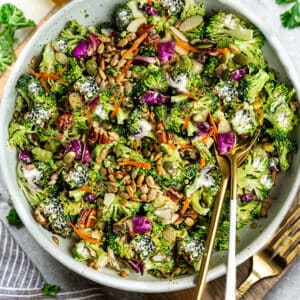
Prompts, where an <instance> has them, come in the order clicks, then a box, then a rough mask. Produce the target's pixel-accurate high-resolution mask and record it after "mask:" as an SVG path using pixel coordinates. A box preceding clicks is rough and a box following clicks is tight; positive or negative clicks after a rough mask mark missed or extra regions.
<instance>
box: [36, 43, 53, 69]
mask: <svg viewBox="0 0 300 300" xmlns="http://www.w3.org/2000/svg"><path fill="white" fill-rule="evenodd" d="M55 65H56V59H55V52H54V48H53V46H52V44H51V43H48V44H46V46H45V47H44V50H43V57H42V61H41V63H40V65H39V68H40V72H46V73H47V74H53V73H55Z"/></svg>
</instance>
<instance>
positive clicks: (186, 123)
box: [181, 114, 193, 131]
mask: <svg viewBox="0 0 300 300" xmlns="http://www.w3.org/2000/svg"><path fill="white" fill-rule="evenodd" d="M192 115H193V114H189V115H188V116H187V117H186V118H185V119H184V122H183V124H182V126H181V130H182V131H184V130H186V129H187V128H188V126H189V123H190V121H191V117H192Z"/></svg>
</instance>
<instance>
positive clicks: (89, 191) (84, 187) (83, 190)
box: [78, 185, 93, 194]
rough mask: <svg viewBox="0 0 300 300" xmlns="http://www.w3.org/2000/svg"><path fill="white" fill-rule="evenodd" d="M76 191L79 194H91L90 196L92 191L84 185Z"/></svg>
mask: <svg viewBox="0 0 300 300" xmlns="http://www.w3.org/2000/svg"><path fill="white" fill-rule="evenodd" d="M78 190H79V191H81V192H86V193H91V194H92V193H93V191H92V189H91V188H90V187H88V186H86V185H84V186H82V187H80V188H79V189H78Z"/></svg>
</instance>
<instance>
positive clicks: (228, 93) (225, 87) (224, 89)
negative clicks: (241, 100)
mask: <svg viewBox="0 0 300 300" xmlns="http://www.w3.org/2000/svg"><path fill="white" fill-rule="evenodd" d="M214 92H215V93H216V94H217V96H218V97H219V98H221V99H222V100H223V103H224V104H225V105H227V106H231V104H232V102H234V101H235V99H236V98H237V97H238V90H237V88H236V87H235V86H234V84H233V82H232V81H224V80H220V81H219V82H218V84H217V85H216V86H215V87H214Z"/></svg>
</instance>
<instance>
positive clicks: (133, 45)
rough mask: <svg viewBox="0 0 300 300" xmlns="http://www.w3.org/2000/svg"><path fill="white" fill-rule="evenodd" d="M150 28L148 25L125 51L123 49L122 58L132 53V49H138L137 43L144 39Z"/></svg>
mask: <svg viewBox="0 0 300 300" xmlns="http://www.w3.org/2000/svg"><path fill="white" fill-rule="evenodd" d="M152 29H153V27H152V26H149V27H148V28H147V29H146V30H145V32H144V33H143V34H142V35H141V36H140V37H138V38H137V39H136V40H135V41H134V43H133V44H132V46H131V47H130V48H129V49H128V50H127V51H125V52H124V53H123V55H122V58H125V59H126V58H128V57H129V56H130V54H131V53H134V51H135V50H136V49H138V47H139V45H140V44H141V43H142V42H143V41H144V39H145V38H146V37H147V35H148V33H149V32H150V31H151V30H152Z"/></svg>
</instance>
